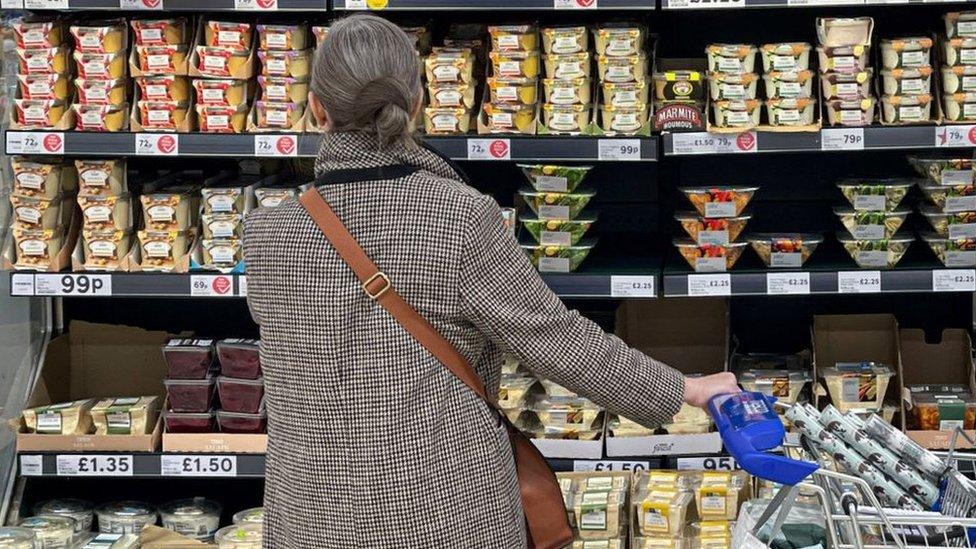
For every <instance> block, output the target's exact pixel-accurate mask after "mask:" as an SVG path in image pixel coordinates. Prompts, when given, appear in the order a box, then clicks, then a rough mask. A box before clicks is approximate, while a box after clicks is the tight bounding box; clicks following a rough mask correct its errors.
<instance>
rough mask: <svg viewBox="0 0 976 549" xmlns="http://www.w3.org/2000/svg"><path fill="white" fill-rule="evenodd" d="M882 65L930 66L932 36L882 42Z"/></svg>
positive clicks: (898, 67) (902, 66)
mask: <svg viewBox="0 0 976 549" xmlns="http://www.w3.org/2000/svg"><path fill="white" fill-rule="evenodd" d="M880 45H881V66H882V67H883V68H885V69H903V68H916V67H930V66H931V63H930V60H931V50H932V38H931V37H928V36H911V37H908V38H890V39H884V40H881V42H880Z"/></svg>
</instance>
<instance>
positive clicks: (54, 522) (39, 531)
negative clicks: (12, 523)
mask: <svg viewBox="0 0 976 549" xmlns="http://www.w3.org/2000/svg"><path fill="white" fill-rule="evenodd" d="M75 524H76V523H75V519H73V518H70V517H66V516H58V515H48V516H38V517H30V518H25V519H24V520H22V521H20V527H21V528H26V529H28V530H31V531H33V532H34V535H35V536H37V541H38V542H40V543H39V547H45V548H48V547H50V548H51V549H57V548H61V547H64V548H70V547H72V546H73V545H74V542H75V530H76V529H77V527H76V525H75Z"/></svg>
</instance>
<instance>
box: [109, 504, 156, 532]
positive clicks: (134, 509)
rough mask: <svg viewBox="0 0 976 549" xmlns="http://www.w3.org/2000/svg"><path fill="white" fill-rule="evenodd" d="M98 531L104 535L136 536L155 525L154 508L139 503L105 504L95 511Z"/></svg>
mask: <svg viewBox="0 0 976 549" xmlns="http://www.w3.org/2000/svg"><path fill="white" fill-rule="evenodd" d="M95 515H96V516H97V517H98V530H99V532H102V533H105V534H138V533H140V532H142V529H143V528H145V527H146V526H153V525H155V524H156V519H157V518H158V515H157V513H156V508H155V507H153V506H152V505H150V504H148V503H143V502H141V501H119V502H115V503H105V504H103V505H99V506H98V507H97V508H96V509H95Z"/></svg>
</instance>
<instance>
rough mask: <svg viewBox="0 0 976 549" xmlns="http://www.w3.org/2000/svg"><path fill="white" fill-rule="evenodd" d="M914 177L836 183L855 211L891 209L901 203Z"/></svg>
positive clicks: (912, 184) (913, 182)
mask: <svg viewBox="0 0 976 549" xmlns="http://www.w3.org/2000/svg"><path fill="white" fill-rule="evenodd" d="M915 183H916V181H915V180H914V179H845V180H843V181H840V182H839V183H837V188H838V189H840V192H841V193H843V195H844V198H846V199H847V201H848V202H850V203H851V206H853V207H854V209H855V210H857V211H870V212H884V211H893V210H894V209H895V208H897V207H898V205H899V204H901V201H902V200H903V199H904V198H905V195H907V194H908V191H909V190H910V189H911V188H912V187H913V186H915Z"/></svg>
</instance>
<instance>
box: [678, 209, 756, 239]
mask: <svg viewBox="0 0 976 549" xmlns="http://www.w3.org/2000/svg"><path fill="white" fill-rule="evenodd" d="M674 218H675V219H676V220H677V221H678V223H680V224H681V228H682V229H684V230H685V232H686V233H688V236H689V237H691V239H692V240H694V241H695V242H696V243H698V244H718V245H720V246H724V245H726V244H728V243H729V242H735V241H736V239H738V238H739V235H740V234H742V231H743V230H744V229H745V228H746V224H747V223H748V222H749V220H750V219H752V216H751V215H749V214H744V215H740V216H737V217H725V218H715V219H709V218H704V217H701V216H699V215H698V214H697V213H695V212H678V213H676V214H675V215H674Z"/></svg>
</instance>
